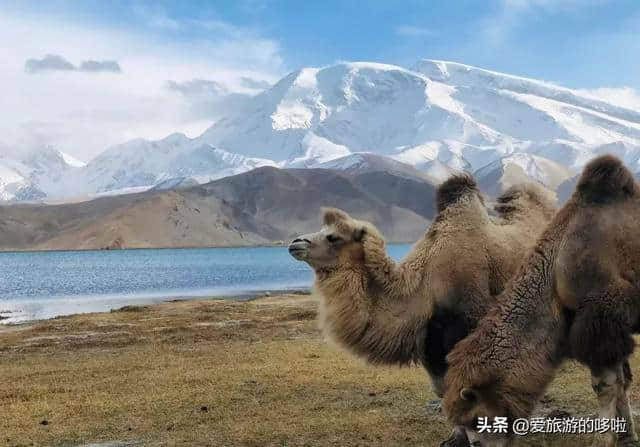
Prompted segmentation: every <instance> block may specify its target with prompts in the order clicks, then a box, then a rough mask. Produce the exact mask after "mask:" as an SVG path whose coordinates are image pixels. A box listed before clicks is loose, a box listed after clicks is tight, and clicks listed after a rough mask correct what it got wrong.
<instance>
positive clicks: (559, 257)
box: [444, 156, 640, 447]
mask: <svg viewBox="0 0 640 447" xmlns="http://www.w3.org/2000/svg"><path fill="white" fill-rule="evenodd" d="M639 222H640V187H639V186H638V184H637V183H636V181H635V180H634V178H633V175H632V174H631V172H629V171H628V170H627V169H626V168H625V167H624V166H623V165H622V163H621V162H620V161H619V160H618V159H616V158H615V157H612V156H603V157H600V158H597V159H595V160H593V161H591V162H590V163H589V164H588V165H587V166H586V167H585V169H584V171H583V173H582V176H581V178H580V180H579V183H578V185H577V187H576V190H575V192H574V194H573V196H572V197H571V199H570V200H569V202H568V203H566V205H565V206H564V207H563V208H562V209H561V210H560V211H559V212H558V214H557V215H556V217H555V218H554V219H553V221H552V222H551V224H550V225H549V226H548V227H547V229H546V230H545V231H544V233H543V235H542V236H541V237H540V239H539V240H538V242H537V244H536V246H535V247H534V248H533V249H532V250H531V251H530V252H529V254H528V255H527V258H526V259H525V261H524V262H523V264H522V266H521V267H520V269H519V270H518V273H517V274H516V275H515V277H514V278H513V280H512V281H511V282H510V283H509V285H508V286H507V288H506V289H505V291H504V293H503V294H502V295H501V296H500V297H498V300H497V301H498V304H497V305H496V307H495V308H494V309H493V310H492V312H491V314H490V315H487V316H486V318H484V319H483V320H482V321H480V322H479V323H478V327H477V329H476V330H475V331H474V332H473V333H472V334H471V335H469V336H468V337H467V338H465V339H464V340H462V341H460V343H458V344H457V345H456V347H455V348H454V349H453V350H452V352H451V353H450V354H449V356H448V360H449V370H448V373H447V375H446V379H445V384H446V393H445V397H444V407H445V411H446V413H447V415H448V417H449V419H450V420H451V421H452V422H453V423H454V424H457V425H459V426H465V427H467V434H468V435H469V439H470V441H471V442H475V443H476V444H475V445H478V446H482V447H491V446H505V445H508V444H509V442H510V440H511V439H513V436H512V435H511V436H510V435H509V434H508V433H507V434H500V435H496V434H495V433H494V434H487V433H486V431H485V432H484V433H482V434H481V433H479V431H480V430H476V429H477V423H478V418H479V417H482V418H484V417H487V418H489V420H490V421H491V420H493V418H494V417H496V416H499V417H507V418H508V421H509V422H512V421H514V420H516V419H517V418H526V417H528V416H529V415H530V414H531V412H532V410H533V408H534V406H535V405H536V403H537V401H538V399H539V398H540V396H541V395H542V393H543V392H544V390H545V388H546V387H547V385H548V384H549V382H550V381H551V380H552V378H553V376H554V374H555V371H556V369H557V367H558V365H559V364H560V363H561V361H562V360H564V359H566V358H575V359H577V360H578V361H580V362H582V363H584V364H585V365H587V366H588V367H589V368H590V369H591V374H592V386H593V389H594V391H595V393H596V395H597V398H598V403H599V417H601V418H607V419H611V418H624V419H625V420H626V430H623V432H621V433H617V434H616V433H613V431H608V432H606V433H604V434H603V435H601V436H597V437H596V440H595V441H594V445H596V446H614V445H616V438H618V439H617V441H618V445H625V446H630V445H639V443H638V438H637V436H636V434H635V431H634V427H633V419H632V418H631V412H630V409H629V398H628V389H629V386H630V383H631V370H630V368H629V363H628V358H629V355H630V354H631V353H632V351H633V349H634V342H633V339H632V338H631V334H632V333H633V332H637V331H638V329H640V325H639V324H638V323H640V321H639V319H638V317H639V315H640V237H639V236H640V230H639V227H638V223H639ZM483 431H484V430H483Z"/></svg>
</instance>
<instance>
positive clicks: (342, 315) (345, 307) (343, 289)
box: [316, 268, 421, 364]
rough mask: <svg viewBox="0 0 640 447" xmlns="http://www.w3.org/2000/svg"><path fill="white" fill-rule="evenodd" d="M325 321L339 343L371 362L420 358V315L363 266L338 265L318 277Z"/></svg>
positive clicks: (326, 327) (393, 362)
mask: <svg viewBox="0 0 640 447" xmlns="http://www.w3.org/2000/svg"><path fill="white" fill-rule="evenodd" d="M316 290H317V291H318V292H319V293H320V294H321V295H322V298H323V300H322V301H323V309H322V317H323V324H324V327H325V329H326V330H327V331H328V333H329V334H330V335H331V336H332V337H333V338H334V339H335V340H336V341H338V342H339V343H340V344H342V345H344V346H345V347H346V348H348V349H349V350H351V351H353V352H354V353H356V354H357V355H359V356H362V357H365V358H367V359H368V360H369V361H370V362H372V363H387V364H408V363H412V362H414V361H417V354H416V349H415V343H416V339H417V333H418V331H420V330H421V327H420V324H419V322H418V321H419V319H418V318H416V317H419V315H410V313H411V312H410V309H408V308H407V306H406V304H402V303H400V302H397V301H396V300H393V299H389V298H388V297H386V296H385V294H384V292H383V291H382V290H381V289H380V288H379V286H376V285H375V284H374V283H373V282H372V281H370V279H369V277H368V275H367V273H365V271H364V270H363V269H360V268H347V269H336V270H333V271H331V272H325V274H324V278H322V279H320V278H318V281H317V283H316Z"/></svg>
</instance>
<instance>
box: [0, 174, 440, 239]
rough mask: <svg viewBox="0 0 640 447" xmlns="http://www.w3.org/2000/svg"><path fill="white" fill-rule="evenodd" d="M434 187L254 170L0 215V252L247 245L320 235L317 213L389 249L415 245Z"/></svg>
mask: <svg viewBox="0 0 640 447" xmlns="http://www.w3.org/2000/svg"><path fill="white" fill-rule="evenodd" d="M434 196H435V187H434V185H432V184H431V183H429V182H426V181H423V180H414V179H409V178H406V177H404V176H398V175H394V174H390V173H385V172H366V173H353V174H350V173H346V172H341V171H334V170H327V169H277V168H272V167H263V168H258V169H255V170H253V171H251V172H247V173H244V174H240V175H236V176H231V177H226V178H223V179H220V180H217V181H214V182H211V183H208V184H206V185H199V186H196V187H192V188H187V189H184V190H179V191H149V192H144V193H138V194H130V195H123V196H112V197H104V198H99V199H95V200H92V201H88V202H81V203H73V204H62V205H55V206H54V205H5V206H2V207H0V249H3V250H7V249H16V250H24V249H96V248H107V247H109V248H141V247H189V246H228V245H253V244H259V243H270V242H274V241H287V240H289V239H291V238H293V237H294V236H295V235H297V234H300V233H304V232H309V231H315V230H317V229H318V228H319V226H320V215H319V210H320V207H322V206H337V207H340V208H343V209H345V210H347V211H348V212H350V213H352V214H353V215H354V216H357V217H360V218H363V219H367V220H371V221H373V222H374V223H375V224H376V225H378V226H379V228H380V229H381V230H382V231H383V232H384V233H385V235H386V236H387V237H388V238H389V239H390V240H392V241H413V240H416V239H417V238H418V237H419V236H420V235H421V234H422V233H423V232H424V230H425V229H426V228H427V226H428V224H429V220H430V218H431V217H433V214H434V212H435V206H434Z"/></svg>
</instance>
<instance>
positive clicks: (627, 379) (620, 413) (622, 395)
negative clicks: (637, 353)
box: [616, 359, 640, 446]
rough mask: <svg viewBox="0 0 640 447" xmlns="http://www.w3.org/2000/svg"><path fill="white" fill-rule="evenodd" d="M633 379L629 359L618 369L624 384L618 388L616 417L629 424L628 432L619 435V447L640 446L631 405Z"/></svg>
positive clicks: (619, 379) (619, 378) (620, 379)
mask: <svg viewBox="0 0 640 447" xmlns="http://www.w3.org/2000/svg"><path fill="white" fill-rule="evenodd" d="M632 379H633V376H632V375H631V368H630V366H629V360H628V359H627V360H625V361H624V363H623V364H622V366H621V367H620V368H618V381H619V382H621V383H622V386H619V387H618V396H617V400H616V417H617V418H622V419H624V420H625V421H626V422H627V424H626V431H624V432H621V433H618V445H619V446H632V445H636V446H640V443H639V442H638V435H637V434H636V430H635V426H634V423H633V416H632V414H631V405H630V403H629V388H630V387H631V381H632Z"/></svg>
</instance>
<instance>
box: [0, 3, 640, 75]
mask: <svg viewBox="0 0 640 447" xmlns="http://www.w3.org/2000/svg"><path fill="white" fill-rule="evenodd" d="M105 5H109V6H108V7H106V6H105ZM4 8H5V10H7V11H10V12H14V13H21V14H31V15H41V16H49V17H55V18H57V19H59V20H60V21H61V22H74V23H81V24H83V25H85V26H90V25H95V26H100V27H106V28H112V29H116V30H117V29H123V30H129V31H131V30H133V31H135V32H137V33H143V34H146V35H148V36H149V37H150V38H153V39H157V41H158V42H165V41H172V42H176V41H182V42H186V43H188V42H190V41H193V42H196V41H200V40H202V39H204V40H208V41H210V42H212V44H215V41H216V37H215V35H216V34H219V36H220V37H219V38H220V39H224V38H225V37H227V34H228V33H230V32H233V31H232V30H235V31H238V32H244V33H248V34H252V35H254V36H255V37H259V38H262V39H268V40H271V41H273V42H275V43H276V44H277V45H278V48H279V56H280V57H281V58H282V65H281V67H280V69H281V70H282V71H289V70H294V69H296V68H298V67H300V66H318V65H326V64H330V63H333V62H336V61H340V60H370V61H378V62H386V63H393V64H400V65H405V66H407V65H408V66H410V65H412V64H413V63H414V62H415V61H416V60H418V59H420V58H423V57H424V58H433V59H445V60H454V61H458V62H464V63H467V64H470V65H477V66H481V67H484V68H490V69H494V70H498V71H505V72H509V73H514V74H520V75H525V76H530V77H535V78H542V79H546V80H550V81H555V82H558V83H561V84H563V85H566V86H569V87H576V88H594V87H602V86H609V87H615V86H633V87H636V88H637V87H640V62H639V61H640V57H639V56H640V37H638V35H640V2H638V1H637V0H609V1H607V0H490V1H480V0H460V1H452V0H449V1H447V0H434V1H404V2H390V1H379V0H371V1H367V2H362V1H335V0H329V1H322V2H313V1H310V2H299V1H295V2H294V1H287V0H239V1H202V0H200V1H180V2H177V1H122V0H120V1H109V2H105V1H96V0H94V1H83V2H69V1H49V2H40V1H18V2H9V3H6V4H5V7H4ZM191 21H192V22H194V23H195V22H200V23H206V22H217V23H219V24H220V29H217V30H216V29H211V28H207V27H198V26H193V27H189V26H187V27H178V24H182V23H189V22H191ZM172 24H173V25H175V26H172ZM225 26H228V28H224V27H225Z"/></svg>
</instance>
